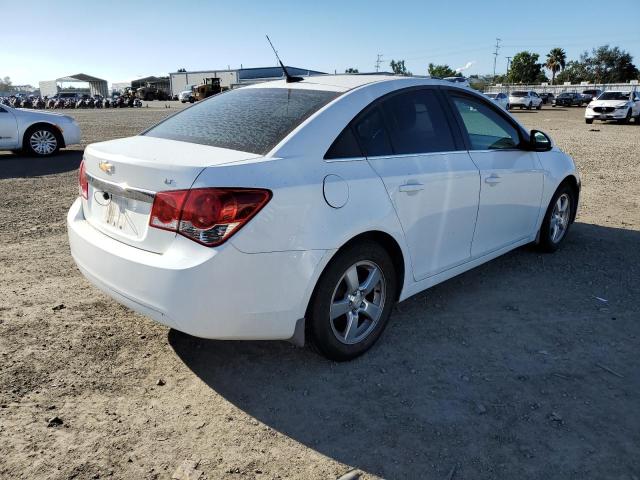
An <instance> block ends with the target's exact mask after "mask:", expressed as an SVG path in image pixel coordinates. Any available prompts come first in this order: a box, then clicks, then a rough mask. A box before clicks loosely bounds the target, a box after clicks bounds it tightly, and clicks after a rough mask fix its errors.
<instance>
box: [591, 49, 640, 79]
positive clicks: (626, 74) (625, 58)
mask: <svg viewBox="0 0 640 480" xmlns="http://www.w3.org/2000/svg"><path fill="white" fill-rule="evenodd" d="M580 60H581V62H582V63H584V64H585V68H586V70H587V71H588V72H589V80H590V81H592V82H596V83H621V82H628V81H629V80H635V79H637V78H638V68H637V67H636V66H635V65H634V64H633V57H632V56H631V54H629V53H628V52H625V51H624V50H621V49H620V48H618V47H613V48H611V47H609V45H603V46H602V47H598V48H594V49H593V50H591V56H589V54H588V53H587V52H584V53H583V54H582V56H581V57H580Z"/></svg>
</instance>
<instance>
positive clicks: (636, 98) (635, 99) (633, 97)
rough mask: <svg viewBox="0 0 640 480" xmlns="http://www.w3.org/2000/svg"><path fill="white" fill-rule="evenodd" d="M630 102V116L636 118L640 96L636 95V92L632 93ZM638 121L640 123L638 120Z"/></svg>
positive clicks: (638, 112)
mask: <svg viewBox="0 0 640 480" xmlns="http://www.w3.org/2000/svg"><path fill="white" fill-rule="evenodd" d="M631 101H632V102H633V105H632V107H631V112H632V113H631V114H632V115H633V116H634V117H636V118H637V117H638V116H640V94H638V92H632V93H631ZM638 121H640V119H639V120H638Z"/></svg>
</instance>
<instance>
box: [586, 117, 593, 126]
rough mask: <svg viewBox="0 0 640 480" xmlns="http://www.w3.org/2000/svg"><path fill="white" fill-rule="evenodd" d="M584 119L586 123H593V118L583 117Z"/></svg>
mask: <svg viewBox="0 0 640 480" xmlns="http://www.w3.org/2000/svg"><path fill="white" fill-rule="evenodd" d="M584 121H585V123H586V124H587V125H591V124H592V123H593V118H585V119H584Z"/></svg>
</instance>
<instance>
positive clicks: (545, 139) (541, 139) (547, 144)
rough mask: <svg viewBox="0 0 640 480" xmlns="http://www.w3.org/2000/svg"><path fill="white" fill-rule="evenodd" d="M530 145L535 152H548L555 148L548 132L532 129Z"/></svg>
mask: <svg viewBox="0 0 640 480" xmlns="http://www.w3.org/2000/svg"><path fill="white" fill-rule="evenodd" d="M529 146H530V148H531V150H533V151H534V152H548V151H549V150H551V149H552V148H553V142H552V141H551V139H550V138H549V136H548V135H547V134H546V133H544V132H541V131H540V130H531V134H530V136H529Z"/></svg>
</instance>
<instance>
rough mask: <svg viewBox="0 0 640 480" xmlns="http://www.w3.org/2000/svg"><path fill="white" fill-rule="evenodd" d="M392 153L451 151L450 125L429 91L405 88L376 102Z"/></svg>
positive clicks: (436, 99)
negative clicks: (385, 123) (386, 127)
mask: <svg viewBox="0 0 640 480" xmlns="http://www.w3.org/2000/svg"><path fill="white" fill-rule="evenodd" d="M380 107H381V109H382V111H383V112H384V115H385V119H387V125H388V127H389V133H390V136H391V144H392V145H393V152H394V153H395V154H396V155H407V154H415V153H431V152H449V151H452V150H455V149H456V148H455V143H454V140H453V135H452V133H451V128H450V127H449V123H448V122H447V118H446V116H445V113H444V111H443V109H442V106H441V105H440V102H439V101H438V97H437V96H436V93H435V92H434V91H433V90H426V89H425V90H409V91H407V92H403V93H400V94H397V95H393V96H392V97H389V98H387V99H385V100H383V101H382V102H381V104H380Z"/></svg>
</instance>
